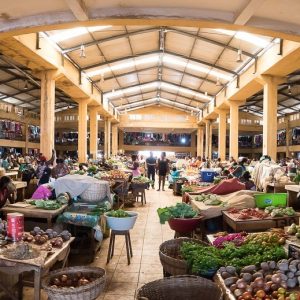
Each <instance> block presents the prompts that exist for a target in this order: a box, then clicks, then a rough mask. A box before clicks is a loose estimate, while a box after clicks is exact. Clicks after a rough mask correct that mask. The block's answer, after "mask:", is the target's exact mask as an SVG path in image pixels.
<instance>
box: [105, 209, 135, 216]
mask: <svg viewBox="0 0 300 300" xmlns="http://www.w3.org/2000/svg"><path fill="white" fill-rule="evenodd" d="M106 215H107V216H108V217H113V218H128V217H130V215H129V213H128V212H126V211H125V210H123V209H117V210H111V211H109V212H108V213H107V214H106Z"/></svg>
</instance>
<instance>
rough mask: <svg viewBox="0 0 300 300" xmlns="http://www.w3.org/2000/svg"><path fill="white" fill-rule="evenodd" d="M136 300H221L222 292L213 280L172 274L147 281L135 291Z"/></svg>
mask: <svg viewBox="0 0 300 300" xmlns="http://www.w3.org/2000/svg"><path fill="white" fill-rule="evenodd" d="M136 299H137V300H182V299H188V300H200V299H203V300H221V299H223V293H222V291H221V289H220V288H219V286H218V285H217V284H215V283H214V282H212V281H210V280H208V279H205V278H202V277H197V276H191V275H181V276H173V277H168V278H164V279H159V280H156V281H152V282H149V283H147V284H145V285H144V286H142V287H141V288H140V289H139V290H138V292H137V297H136Z"/></svg>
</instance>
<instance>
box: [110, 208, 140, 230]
mask: <svg viewBox="0 0 300 300" xmlns="http://www.w3.org/2000/svg"><path fill="white" fill-rule="evenodd" d="M127 213H128V214H129V217H126V218H115V217H110V216H108V215H107V214H108V213H105V217H106V222H107V225H108V226H109V228H110V229H112V230H117V231H125V230H130V229H132V228H133V226H134V224H135V221H136V218H137V216H138V213H136V212H134V211H127Z"/></svg>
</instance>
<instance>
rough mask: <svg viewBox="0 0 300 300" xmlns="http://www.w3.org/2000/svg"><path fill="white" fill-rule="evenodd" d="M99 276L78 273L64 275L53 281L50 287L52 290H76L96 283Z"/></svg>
mask: <svg viewBox="0 0 300 300" xmlns="http://www.w3.org/2000/svg"><path fill="white" fill-rule="evenodd" d="M97 278H98V276H97V275H96V274H94V273H92V274H82V273H81V272H77V273H76V274H68V275H66V274H63V275H60V276H58V277H54V278H52V279H51V282H50V285H51V287H52V288H75V287H79V286H83V285H87V284H89V283H91V282H93V281H95V280H96V279H97Z"/></svg>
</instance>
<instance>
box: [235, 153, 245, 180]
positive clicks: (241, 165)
mask: <svg viewBox="0 0 300 300" xmlns="http://www.w3.org/2000/svg"><path fill="white" fill-rule="evenodd" d="M247 161H248V159H247V158H246V157H241V158H240V159H239V163H238V164H237V167H236V168H235V169H234V170H233V171H232V172H231V175H232V176H233V177H237V178H240V177H242V176H243V174H244V173H245V171H246V167H245V166H244V164H245V163H246V162H247Z"/></svg>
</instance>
